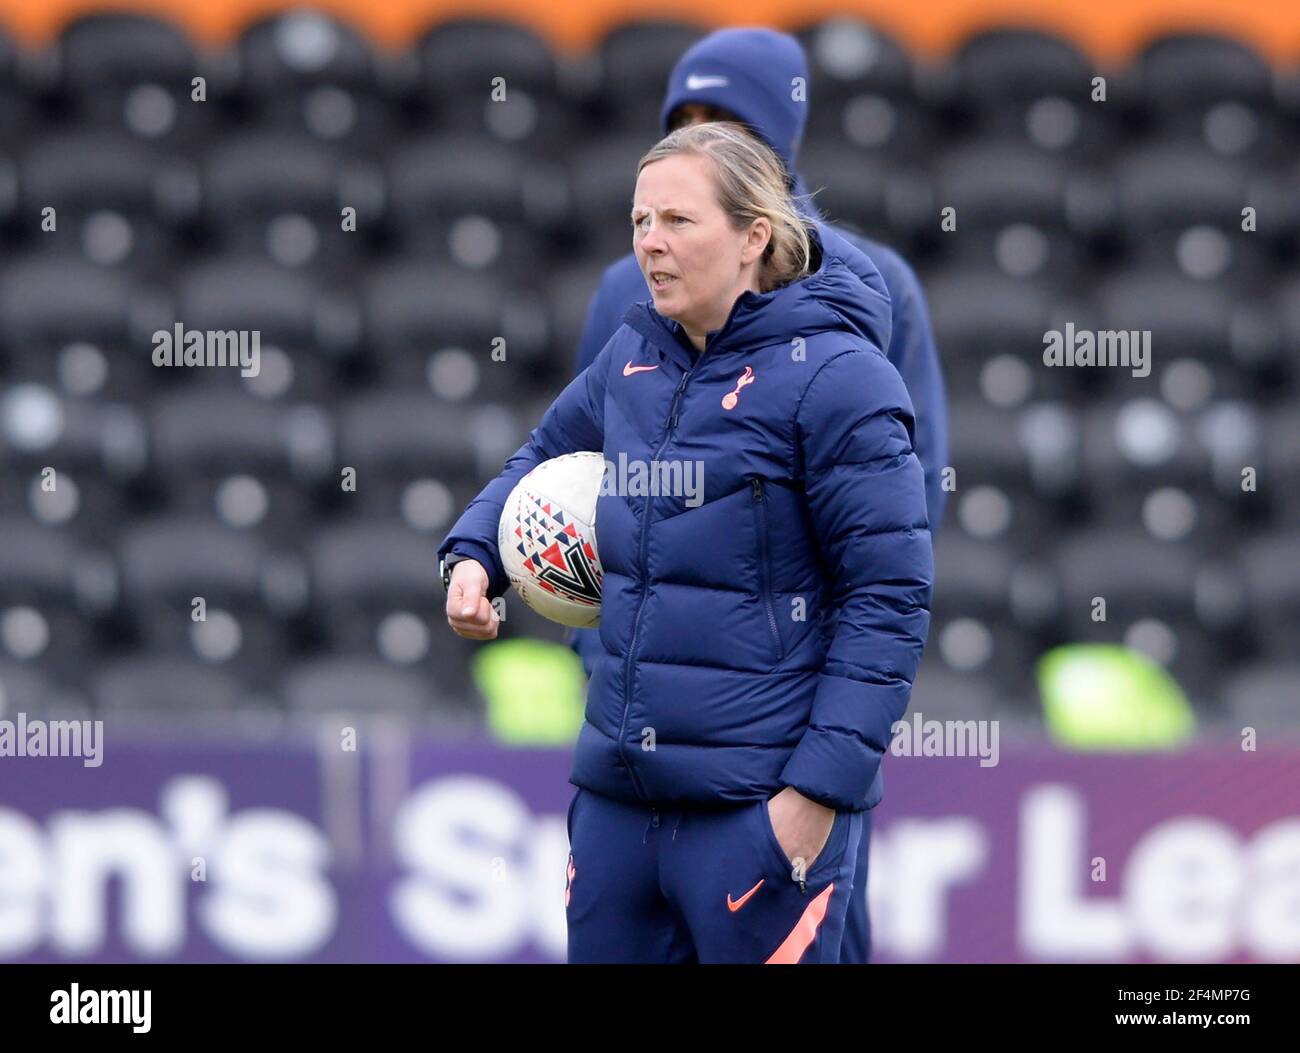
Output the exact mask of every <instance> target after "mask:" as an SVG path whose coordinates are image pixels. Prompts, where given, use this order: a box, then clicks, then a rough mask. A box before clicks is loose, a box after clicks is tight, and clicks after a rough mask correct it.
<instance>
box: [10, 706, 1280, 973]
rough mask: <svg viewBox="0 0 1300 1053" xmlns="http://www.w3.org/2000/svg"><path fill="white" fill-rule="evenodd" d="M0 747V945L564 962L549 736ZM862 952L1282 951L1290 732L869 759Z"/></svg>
mask: <svg viewBox="0 0 1300 1053" xmlns="http://www.w3.org/2000/svg"><path fill="white" fill-rule="evenodd" d="M355 745H356V748H355V749H351V748H348V747H347V746H346V745H345V746H343V747H341V746H340V739H339V735H338V733H337V730H335V731H332V732H329V733H328V734H325V733H306V732H304V733H300V734H295V733H290V732H285V733H279V734H276V735H274V736H270V737H267V736H262V737H260V738H258V739H256V740H249V739H240V738H234V737H214V736H198V735H193V734H191V735H167V734H154V735H145V734H142V733H137V734H133V735H126V734H124V733H123V732H121V731H118V732H117V733H115V734H113V735H112V736H111V737H110V738H109V740H108V741H107V742H106V743H105V746H104V751H103V756H102V764H100V765H99V766H98V767H87V766H85V765H84V764H83V763H82V761H81V760H80V759H78V758H75V757H14V756H5V757H3V758H0V960H4V961H23V962H57V961H84V962H119V961H178V962H243V961H247V962H263V961H277V962H280V961H283V962H292V961H308V962H431V961H433V962H562V961H563V960H564V951H565V927H564V908H563V895H564V870H565V863H566V859H567V851H568V846H567V833H566V830H565V814H566V810H567V807H568V804H569V801H570V798H571V796H572V793H573V787H572V786H571V785H570V784H569V783H568V774H569V760H570V758H569V754H568V752H567V751H564V750H517V749H507V748H503V747H501V746H498V745H495V744H492V743H490V742H486V741H457V742H446V741H438V740H435V739H433V738H431V737H429V736H428V735H427V734H420V733H414V732H410V731H408V730H406V729H404V728H403V727H402V726H400V725H395V724H394V725H387V724H379V725H375V726H374V727H369V726H367V727H364V728H361V729H360V730H359V732H358V734H357V738H356V743H355ZM885 772H886V776H885V777H886V790H885V799H884V803H883V804H881V806H880V807H879V808H877V809H876V810H875V812H874V813H873V822H872V854H871V869H870V877H869V881H868V883H867V889H866V890H858V893H857V894H865V895H867V896H868V897H869V900H870V904H871V908H872V911H871V914H872V924H873V935H874V948H875V953H874V955H873V957H874V960H876V961H879V962H1017V961H1029V962H1034V961H1042V962H1049V961H1055V962H1059V961H1078V962H1089V961H1108V962H1164V961H1186V962H1196V961H1229V962H1249V961H1260V962H1264V961H1290V962H1295V961H1300V749H1295V748H1287V749H1272V750H1269V749H1263V748H1261V749H1260V750H1259V751H1243V750H1240V749H1236V748H1234V747H1233V746H1232V744H1230V743H1229V744H1223V745H1214V746H1210V745H1202V746H1197V747H1194V748H1192V749H1189V750H1186V751H1183V752H1180V753H1177V754H1170V755H1134V756H1118V755H1106V756H1086V755H1075V754H1067V753H1061V752H1056V751H1054V750H1052V749H1050V748H1048V747H1046V746H1044V745H1035V744H1020V745H1015V746H1004V747H1003V749H1002V750H1001V753H1000V756H998V758H997V763H996V764H994V765H989V766H985V765H981V763H980V761H979V760H978V759H977V758H974V757H955V756H944V757H899V756H891V757H888V758H887V759H886V762H885Z"/></svg>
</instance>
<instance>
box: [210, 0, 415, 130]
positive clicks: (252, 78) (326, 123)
mask: <svg viewBox="0 0 1300 1053" xmlns="http://www.w3.org/2000/svg"><path fill="white" fill-rule="evenodd" d="M235 51H236V54H237V55H238V62H237V65H236V69H237V91H236V97H237V102H238V109H237V111H236V114H235V116H236V118H238V116H240V114H241V113H247V114H248V115H250V116H252V117H253V119H254V120H256V121H258V122H259V123H265V124H268V125H271V126H273V127H276V128H283V129H297V130H300V131H305V132H307V133H308V134H310V135H312V136H314V137H315V138H318V139H322V140H325V141H327V142H331V143H336V144H338V145H339V146H341V147H342V148H344V149H347V150H348V151H350V152H353V153H357V154H360V153H363V152H366V151H369V150H373V149H374V148H375V147H376V146H378V145H379V144H380V143H382V142H384V141H385V139H386V138H387V136H388V134H389V133H390V131H391V129H392V127H393V125H394V123H395V122H394V120H393V116H392V109H391V107H390V106H389V105H388V104H387V99H386V91H387V86H386V84H385V77H384V75H383V73H382V72H381V67H382V65H383V63H382V62H381V61H380V60H379V59H378V58H377V56H376V54H375V51H374V49H373V48H372V46H371V44H370V42H369V41H368V40H366V38H365V37H364V36H362V34H361V33H360V32H358V31H357V30H356V29H355V28H353V27H352V26H350V25H348V24H347V23H345V22H343V21H342V20H340V19H338V18H335V17H333V16H331V15H328V14H325V13H324V12H321V11H315V10H310V9H303V10H297V11H287V12H283V13H278V14H274V15H271V16H270V17H268V18H265V19H263V20H262V21H259V22H257V23H255V24H253V25H251V26H249V27H248V28H247V29H245V30H244V31H243V33H242V34H240V37H239V40H238V42H237V44H236V45H235Z"/></svg>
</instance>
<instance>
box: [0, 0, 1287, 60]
mask: <svg viewBox="0 0 1300 1053" xmlns="http://www.w3.org/2000/svg"><path fill="white" fill-rule="evenodd" d="M303 6H310V7H314V8H316V9H318V10H321V11H326V12H329V13H331V14H334V15H337V16H340V17H343V18H346V19H349V20H350V21H352V22H353V23H354V24H356V25H357V26H359V27H361V28H363V29H364V30H365V31H366V32H367V33H368V34H369V35H370V36H371V37H372V38H373V39H375V40H376V41H378V42H380V43H382V44H386V45H390V46H394V47H396V46H400V45H402V44H404V43H405V42H406V41H408V40H409V39H411V37H412V36H413V35H415V34H417V33H419V32H421V31H422V30H424V29H426V28H428V27H429V26H430V25H432V24H434V23H436V22H439V21H445V20H447V19H451V18H458V17H466V16H477V17H500V18H508V19H511V20H513V21H517V22H519V23H520V24H522V25H527V26H532V27H533V28H535V29H537V30H539V31H540V32H542V33H544V34H545V35H546V36H548V37H549V38H550V39H551V40H553V41H554V42H555V44H556V45H557V46H559V47H561V48H565V49H568V50H575V51H577V50H583V49H585V48H588V47H590V46H591V45H592V43H593V42H595V41H597V40H598V39H600V37H601V36H602V35H603V34H604V33H605V32H606V31H607V30H609V29H610V27H612V26H614V25H617V24H618V23H620V22H623V21H626V20H628V19H637V18H642V19H649V18H657V19H677V20H681V21H685V22H696V23H699V24H700V25H701V27H704V28H713V27H716V26H722V25H756V24H763V25H771V26H775V27H778V28H788V27H798V26H802V25H806V24H809V23H812V22H816V21H819V20H821V19H822V18H827V17H831V16H835V15H845V14H851V15H856V16H859V17H862V18H865V19H868V20H869V21H871V22H872V23H873V24H875V25H877V26H878V27H879V28H880V29H882V30H884V31H886V32H889V33H892V34H894V35H896V36H897V37H898V38H899V39H900V40H901V41H902V42H903V43H905V44H906V45H907V46H908V47H909V48H911V49H912V50H913V51H916V52H918V53H920V54H923V55H924V54H930V55H935V56H938V55H942V54H944V53H946V52H948V51H950V50H952V48H953V47H954V46H955V45H956V44H957V43H958V42H960V41H961V40H962V39H964V38H965V37H967V36H969V35H970V34H972V33H974V32H977V31H979V30H981V29H985V28H988V27H990V26H994V25H1000V24H1008V23H1013V24H1017V25H1026V26H1033V27H1036V28H1040V29H1044V30H1048V31H1053V32H1057V33H1061V34H1064V35H1066V36H1068V37H1070V38H1071V39H1072V40H1074V41H1075V42H1076V43H1077V44H1078V45H1079V46H1080V47H1082V48H1084V49H1085V50H1088V51H1089V52H1091V53H1092V55H1093V56H1094V57H1095V58H1097V59H1098V60H1099V61H1122V60H1125V59H1127V58H1128V57H1129V56H1130V55H1131V54H1132V53H1133V52H1134V51H1136V50H1137V49H1138V48H1140V47H1141V46H1142V45H1143V44H1144V43H1145V42H1146V41H1147V40H1148V39H1150V38H1151V37H1152V36H1154V35H1156V34H1159V33H1163V32H1168V31H1170V30H1175V29H1189V30H1205V31H1209V32H1214V33H1218V34H1222V35H1226V36H1231V37H1236V38H1238V39H1240V40H1242V41H1243V42H1245V43H1247V44H1250V45H1252V46H1254V47H1255V48H1257V49H1258V50H1259V51H1260V52H1261V53H1262V54H1264V55H1266V56H1268V57H1269V58H1270V59H1272V60H1273V61H1275V62H1278V63H1280V64H1283V65H1290V64H1294V63H1296V62H1297V61H1300V2H1297V0H1253V2H1251V3H1248V4H1243V3H1241V0H1102V2H1099V0H928V2H927V3H924V4H900V3H898V2H897V0H857V2H854V3H844V2H842V0H841V2H839V3H836V2H833V0H801V2H800V3H798V4H792V3H790V2H789V0H714V2H713V3H711V4H708V5H707V7H706V6H705V5H702V4H700V3H699V0H568V2H566V3H558V4H557V3H551V4H538V3H537V2H536V0H378V2H374V0H324V2H320V3H315V4H307V5H304V4H294V3H267V2H265V0H225V2H223V3H210V4H196V3H194V0H118V2H116V3H108V4H105V3H95V2H93V0H43V2H37V3H33V2H32V0H0V25H3V27H4V28H5V29H6V30H8V31H9V32H12V33H14V34H15V35H17V36H18V37H19V38H20V39H23V40H26V41H28V42H31V43H40V42H42V41H45V40H48V39H49V38H50V37H52V36H53V35H54V34H56V33H57V32H58V30H59V28H60V27H61V26H62V25H63V24H64V23H65V22H67V21H68V20H69V19H70V18H73V17H76V16H77V15H82V14H86V13H88V12H94V11H106V10H114V11H133V12H140V13H147V14H153V15H159V16H163V17H167V18H171V19H173V20H174V21H176V22H178V23H180V24H181V25H184V26H185V27H186V28H187V29H188V30H189V31H190V32H191V33H193V34H194V35H195V36H196V37H198V38H199V39H203V40H207V41H209V42H211V43H214V44H216V43H222V42H224V41H226V40H229V39H231V38H232V37H234V36H235V35H236V34H237V33H238V32H239V31H240V30H241V29H242V28H243V27H245V26H247V25H248V24H249V23H251V22H254V21H256V20H257V19H259V18H262V17H264V16H265V15H267V14H270V13H272V12H275V11H281V10H285V9H290V8H294V7H303ZM702 11H707V17H706V16H704V15H703V14H702Z"/></svg>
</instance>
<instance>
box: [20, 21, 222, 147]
mask: <svg viewBox="0 0 1300 1053" xmlns="http://www.w3.org/2000/svg"><path fill="white" fill-rule="evenodd" d="M50 58H51V61H49V62H47V63H45V64H43V65H41V66H39V67H37V68H38V69H41V70H43V71H45V73H46V76H47V81H48V82H49V83H47V85H46V87H47V89H48V90H50V91H52V92H53V93H54V94H55V95H56V96H57V100H58V103H59V104H60V107H61V108H62V109H63V110H64V111H65V112H66V115H67V117H68V119H70V120H74V121H77V122H79V123H80V122H84V123H86V124H89V125H91V126H96V127H101V128H105V129H110V128H117V129H120V130H124V131H126V132H128V133H130V134H131V135H133V136H136V137H138V138H141V139H145V140H150V141H155V142H162V143H166V144H169V145H171V146H175V147H179V148H182V149H188V148H190V147H192V146H193V145H195V144H196V143H197V142H199V141H201V140H202V139H203V137H205V136H206V135H208V134H210V133H211V132H212V131H213V130H214V129H215V128H216V126H217V124H218V118H217V115H216V107H217V103H216V101H215V94H216V93H218V92H219V84H218V80H217V79H214V78H215V74H216V70H215V69H214V68H213V67H212V65H211V63H209V62H208V61H206V60H205V58H204V57H203V56H202V55H200V53H199V52H198V51H197V50H196V49H195V47H194V45H193V44H192V43H191V42H190V40H189V38H188V37H187V36H186V35H185V32H184V31H183V30H182V29H181V28H180V27H179V26H177V25H175V24H173V23H171V22H169V21H166V20H164V19H161V18H156V17H153V16H151V15H143V14H135V13H126V12H111V11H105V12H100V13H95V14H89V15H84V16H81V17H78V18H75V19H73V20H72V21H71V22H69V23H68V24H67V25H66V26H65V27H64V29H63V30H62V32H61V33H60V34H59V37H58V40H57V42H56V43H55V46H54V48H53V51H52V53H51V55H50ZM196 77H203V78H205V80H207V81H208V82H209V84H208V89H209V90H208V99H209V100H210V101H211V102H212V104H211V105H210V104H209V102H197V101H195V100H194V99H193V97H192V96H193V81H194V78H196Z"/></svg>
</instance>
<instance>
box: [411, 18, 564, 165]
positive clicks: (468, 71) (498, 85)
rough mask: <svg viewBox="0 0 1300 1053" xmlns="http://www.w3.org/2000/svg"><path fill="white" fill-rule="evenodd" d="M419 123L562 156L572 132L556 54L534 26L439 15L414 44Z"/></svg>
mask: <svg viewBox="0 0 1300 1053" xmlns="http://www.w3.org/2000/svg"><path fill="white" fill-rule="evenodd" d="M411 51H412V54H411V56H410V60H411V64H412V65H413V66H414V70H413V71H412V75H411V77H412V80H413V81H414V84H413V85H412V94H413V96H414V100H415V102H416V104H417V106H418V107H419V117H420V121H421V123H422V124H424V123H429V124H432V126H434V127H437V128H439V129H440V130H445V131H464V132H472V133H482V134H486V135H489V136H492V137H493V138H496V139H500V140H502V141H503V142H510V143H517V144H520V145H525V146H527V147H528V149H529V150H530V152H532V153H533V154H534V156H536V155H538V154H541V155H548V154H554V155H556V156H559V154H560V153H561V152H562V150H563V144H564V143H566V142H568V141H569V140H570V139H571V138H572V135H573V131H574V123H575V122H574V119H573V110H572V107H570V106H567V105H566V104H565V100H564V98H563V94H562V91H561V84H560V72H559V67H558V63H557V61H556V57H555V55H554V54H553V53H552V52H551V49H550V46H549V45H548V43H547V42H546V40H544V39H543V38H542V37H541V36H539V35H538V34H537V33H535V32H533V31H532V30H531V29H528V28H525V27H524V26H521V25H517V24H514V23H510V22H503V21H498V20H495V19H480V18H461V19H453V20H451V21H447V22H441V23H439V24H438V25H436V26H434V27H433V28H432V29H430V30H429V31H428V32H427V33H425V34H424V36H422V37H421V38H420V39H419V40H417V41H416V42H415V44H414V45H413V46H412V49H411Z"/></svg>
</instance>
